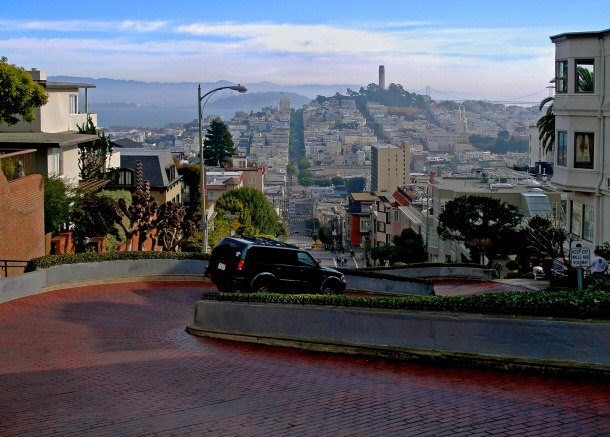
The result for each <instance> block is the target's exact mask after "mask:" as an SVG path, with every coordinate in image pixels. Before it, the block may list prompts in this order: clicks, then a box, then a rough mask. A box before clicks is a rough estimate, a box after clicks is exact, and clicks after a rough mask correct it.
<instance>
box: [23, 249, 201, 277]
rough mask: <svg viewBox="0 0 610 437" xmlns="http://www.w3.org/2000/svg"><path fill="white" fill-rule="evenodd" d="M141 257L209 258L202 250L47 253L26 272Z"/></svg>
mask: <svg viewBox="0 0 610 437" xmlns="http://www.w3.org/2000/svg"><path fill="white" fill-rule="evenodd" d="M139 259H178V260H180V259H200V260H207V259H209V255H208V254H203V253H200V252H106V253H75V254H69V255H45V256H41V257H39V258H33V259H31V260H30V261H29V262H28V265H27V266H26V268H25V270H24V272H26V273H27V272H34V271H36V270H43V269H48V268H49V267H53V266H59V265H63V264H78V263H90V262H103V261H133V260H139Z"/></svg>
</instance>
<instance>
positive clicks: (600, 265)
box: [586, 249, 608, 281]
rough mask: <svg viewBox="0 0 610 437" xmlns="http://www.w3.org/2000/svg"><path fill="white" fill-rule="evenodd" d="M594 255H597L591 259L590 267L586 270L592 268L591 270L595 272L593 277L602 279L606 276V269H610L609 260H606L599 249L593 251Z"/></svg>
mask: <svg viewBox="0 0 610 437" xmlns="http://www.w3.org/2000/svg"><path fill="white" fill-rule="evenodd" d="M593 255H595V257H594V258H593V259H592V260H591V264H590V265H589V267H587V268H586V270H589V269H591V271H592V272H593V279H595V280H597V281H601V280H602V278H603V276H604V273H606V270H608V261H606V260H605V259H604V258H603V257H602V256H601V255H600V254H599V251H598V250H597V249H595V250H594V251H593Z"/></svg>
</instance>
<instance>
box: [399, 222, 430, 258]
mask: <svg viewBox="0 0 610 437" xmlns="http://www.w3.org/2000/svg"><path fill="white" fill-rule="evenodd" d="M392 242H393V243H394V248H395V250H394V254H393V256H392V258H391V259H390V261H391V262H392V263H394V262H397V261H400V262H404V263H415V262H420V261H425V260H426V250H425V249H424V240H423V239H422V236H421V235H419V234H418V233H417V232H415V231H414V230H413V229H403V231H402V232H401V233H400V235H394V236H393V237H392Z"/></svg>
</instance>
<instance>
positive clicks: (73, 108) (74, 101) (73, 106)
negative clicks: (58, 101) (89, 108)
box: [70, 94, 78, 115]
mask: <svg viewBox="0 0 610 437" xmlns="http://www.w3.org/2000/svg"><path fill="white" fill-rule="evenodd" d="M74 114H78V94H70V115H74Z"/></svg>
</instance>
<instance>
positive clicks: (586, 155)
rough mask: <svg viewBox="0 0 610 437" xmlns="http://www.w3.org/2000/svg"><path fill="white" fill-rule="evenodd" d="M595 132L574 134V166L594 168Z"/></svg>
mask: <svg viewBox="0 0 610 437" xmlns="http://www.w3.org/2000/svg"><path fill="white" fill-rule="evenodd" d="M593 138H594V137H593V133H592V132H576V133H575V134H574V168H591V169H592V168H593Z"/></svg>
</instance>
